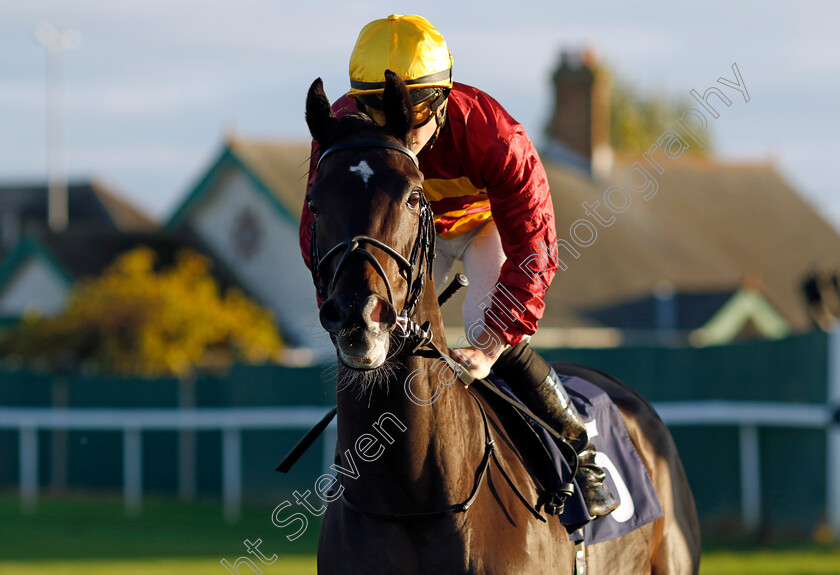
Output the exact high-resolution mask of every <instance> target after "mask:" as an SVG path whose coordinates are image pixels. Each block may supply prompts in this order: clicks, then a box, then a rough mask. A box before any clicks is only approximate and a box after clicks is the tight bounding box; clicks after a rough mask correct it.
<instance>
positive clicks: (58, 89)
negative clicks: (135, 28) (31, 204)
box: [35, 24, 81, 232]
mask: <svg viewBox="0 0 840 575" xmlns="http://www.w3.org/2000/svg"><path fill="white" fill-rule="evenodd" d="M35 39H36V40H37V41H38V43H40V44H41V45H42V46H44V47H45V48H46V49H47V172H48V177H49V201H48V208H47V212H48V221H49V226H50V229H51V230H53V231H54V232H61V231H64V230H65V229H66V228H67V219H68V218H67V211H68V199H67V173H66V168H65V157H64V52H66V51H68V50H74V49H76V48H78V47H79V44H80V43H81V34H79V32H78V31H77V30H73V29H68V30H57V29H56V28H55V27H54V26H52V24H39V25H38V26H37V27H36V28H35Z"/></svg>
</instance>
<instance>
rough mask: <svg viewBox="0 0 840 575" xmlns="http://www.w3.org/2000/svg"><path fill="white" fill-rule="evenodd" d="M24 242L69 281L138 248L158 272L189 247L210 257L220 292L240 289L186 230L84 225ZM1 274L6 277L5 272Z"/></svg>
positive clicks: (42, 231) (38, 232) (39, 232)
mask: <svg viewBox="0 0 840 575" xmlns="http://www.w3.org/2000/svg"><path fill="white" fill-rule="evenodd" d="M26 243H28V244H29V245H30V246H31V245H32V244H35V245H37V247H38V248H39V250H38V251H40V252H41V253H43V254H44V255H45V256H47V257H48V258H49V261H50V262H51V263H52V264H53V265H54V266H56V267H57V268H58V271H59V272H61V273H62V274H63V275H64V276H65V277H67V278H68V279H70V280H79V279H82V278H86V277H94V276H98V275H100V274H101V273H102V272H103V271H104V270H105V269H106V268H107V267H108V266H110V265H111V264H112V263H113V262H114V260H116V258H117V257H119V256H120V255H122V254H124V253H126V252H128V251H130V250H132V249H134V248H136V247H139V246H141V245H142V246H146V247H148V248H150V249H151V250H152V251H154V252H155V254H157V264H156V265H157V267H158V268H159V269H160V268H163V267H167V266H169V265H170V264H172V263H174V262H175V258H176V254H177V252H178V250H179V249H181V248H184V247H189V248H192V249H193V250H195V251H197V252H199V253H201V254H203V255H205V256H207V257H208V258H210V260H211V261H212V262H213V267H212V268H211V270H210V272H211V274H212V275H213V276H214V278H215V279H216V280H217V281H218V282H219V285H220V287H221V288H222V289H225V288H228V287H238V288H239V289H243V288H242V286H240V285H239V282H238V281H237V279H236V276H235V275H234V274H233V273H232V272H231V271H230V270H229V269H228V268H227V267H226V266H224V264H223V263H222V262H221V261H220V260H218V259H216V258H215V257H213V255H212V252H211V251H210V250H209V249H208V248H207V247H206V246H205V245H204V244H203V242H202V241H201V240H200V239H199V238H198V236H196V235H195V234H194V233H192V232H190V230H189V229H188V228H182V229H180V230H178V231H177V232H121V231H119V230H116V229H114V228H111V227H108V226H103V225H86V226H77V227H73V228H68V229H67V230H65V231H64V232H60V233H55V232H52V231H50V230H48V229H40V230H32V231H30V232H28V233H27V234H26V236H25V238H24V240H23V241H22V242H21V243H20V244H18V245H19V246H22V245H24V244H26ZM16 249H17V248H16ZM20 249H24V248H22V247H21V248H20ZM14 255H15V254H14V252H13V253H11V254H10V255H9V259H12V258H14ZM4 265H7V262H4ZM7 271H8V272H11V271H13V270H7ZM4 275H5V277H9V275H8V273H7V274H4ZM243 291H244V290H243Z"/></svg>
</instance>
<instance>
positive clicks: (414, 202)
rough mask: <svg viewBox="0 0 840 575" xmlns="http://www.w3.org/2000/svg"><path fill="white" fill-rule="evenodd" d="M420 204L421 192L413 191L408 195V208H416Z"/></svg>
mask: <svg viewBox="0 0 840 575" xmlns="http://www.w3.org/2000/svg"><path fill="white" fill-rule="evenodd" d="M419 203H420V190H412V191H411V193H410V194H409V195H408V206H409V207H410V208H416V207H417V206H418V204H419Z"/></svg>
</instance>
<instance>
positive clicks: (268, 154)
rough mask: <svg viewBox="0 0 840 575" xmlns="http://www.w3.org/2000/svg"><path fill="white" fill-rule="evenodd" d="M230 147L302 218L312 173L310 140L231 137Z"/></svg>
mask: <svg viewBox="0 0 840 575" xmlns="http://www.w3.org/2000/svg"><path fill="white" fill-rule="evenodd" d="M228 147H229V149H230V150H231V152H232V153H233V154H234V155H235V156H236V157H237V158H238V159H239V160H240V161H241V162H242V163H243V164H244V165H246V166H247V167H248V168H249V169H250V170H251V171H252V172H253V174H254V175H255V176H257V177H258V178H259V179H260V181H261V182H262V183H263V184H264V185H265V186H266V187H268V188H269V190H270V191H271V193H272V194H273V195H274V196H275V197H276V198H277V199H278V200H279V201H280V203H282V204H283V205H284V206H285V207H286V209H287V211H289V212H290V213H291V214H293V215H294V216H295V218H297V219H298V220H299V219H300V211H301V207H302V206H303V197H304V194H305V192H306V180H307V177H308V176H309V156H310V154H311V150H310V145H309V143H305V144H304V143H301V144H291V143H278V142H270V141H260V140H243V139H230V140H228Z"/></svg>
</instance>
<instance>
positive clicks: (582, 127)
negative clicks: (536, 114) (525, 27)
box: [546, 49, 613, 177]
mask: <svg viewBox="0 0 840 575" xmlns="http://www.w3.org/2000/svg"><path fill="white" fill-rule="evenodd" d="M553 80H554V91H555V103H554V113H553V115H552V117H551V120H550V121H549V123H548V126H547V128H546V132H547V135H548V139H549V150H548V153H549V157H551V159H553V160H555V161H559V162H562V163H566V164H570V165H572V166H574V167H577V168H579V169H581V170H583V171H585V172H587V173H589V174H591V175H592V176H594V177H603V176H606V175H608V174H609V172H610V170H611V168H612V157H613V154H612V149H611V148H610V123H609V119H610V103H609V90H610V86H609V76H608V74H607V72H606V70H604V69H603V68H602V67H600V66H599V65H598V58H597V55H596V54H595V51H594V50H591V49H586V50H575V51H573V50H564V51H562V52H561V53H560V65H559V66H558V67H557V69H556V70H555V72H554V76H553Z"/></svg>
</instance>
